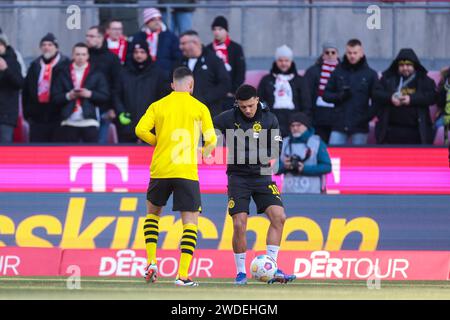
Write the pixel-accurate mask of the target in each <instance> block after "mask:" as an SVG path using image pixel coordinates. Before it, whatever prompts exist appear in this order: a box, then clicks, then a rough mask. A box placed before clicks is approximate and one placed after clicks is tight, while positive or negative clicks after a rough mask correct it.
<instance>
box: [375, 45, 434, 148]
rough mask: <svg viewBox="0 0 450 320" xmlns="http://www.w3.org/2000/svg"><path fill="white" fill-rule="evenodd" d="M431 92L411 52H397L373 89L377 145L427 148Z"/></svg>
mask: <svg viewBox="0 0 450 320" xmlns="http://www.w3.org/2000/svg"><path fill="white" fill-rule="evenodd" d="M435 88H436V86H435V83H434V81H433V80H432V79H431V78H430V77H428V76H427V70H426V69H425V67H424V66H422V64H421V63H420V61H419V58H418V57H417V55H416V53H415V52H414V50H412V49H401V50H400V52H399V53H398V55H397V57H396V58H395V60H394V61H393V62H392V64H391V65H390V67H389V68H388V69H387V70H386V71H384V72H383V75H382V78H381V80H380V83H379V84H378V85H377V86H376V87H375V94H374V98H375V102H376V104H377V107H378V118H379V121H378V122H377V126H376V130H375V132H376V137H377V143H382V144H431V143H432V124H431V117H430V112H429V106H430V105H432V104H434V103H435Z"/></svg>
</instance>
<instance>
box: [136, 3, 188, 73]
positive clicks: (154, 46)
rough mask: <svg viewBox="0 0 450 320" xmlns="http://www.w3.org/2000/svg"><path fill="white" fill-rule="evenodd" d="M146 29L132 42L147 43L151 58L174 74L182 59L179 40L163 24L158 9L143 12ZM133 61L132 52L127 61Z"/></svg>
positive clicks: (137, 34) (148, 9)
mask: <svg viewBox="0 0 450 320" xmlns="http://www.w3.org/2000/svg"><path fill="white" fill-rule="evenodd" d="M143 20H144V28H143V29H142V31H140V32H138V33H136V34H135V35H134V36H133V37H132V38H131V41H139V42H141V41H146V42H147V44H148V49H149V52H150V56H151V58H152V60H153V62H155V64H156V65H157V66H159V67H160V68H161V69H163V70H165V71H166V72H167V76H169V74H170V73H171V72H172V69H173V68H174V64H175V63H176V62H177V61H178V60H179V59H180V58H181V52H180V48H179V40H178V38H177V36H176V35H175V34H174V33H173V32H172V31H170V30H168V29H167V27H166V25H165V24H164V23H163V22H162V18H161V12H160V11H159V10H158V9H156V8H147V9H145V10H144V12H143ZM131 60H132V50H130V51H129V53H128V58H127V61H130V62H131Z"/></svg>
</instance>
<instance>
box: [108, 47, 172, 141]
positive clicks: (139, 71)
mask: <svg viewBox="0 0 450 320" xmlns="http://www.w3.org/2000/svg"><path fill="white" fill-rule="evenodd" d="M130 50H132V51H133V52H132V54H133V60H132V61H131V63H130V64H128V65H127V66H126V67H125V69H124V71H123V73H122V78H121V80H120V83H119V88H118V90H117V93H116V95H115V105H116V107H117V112H118V114H119V117H118V118H119V125H118V131H119V141H120V142H137V141H138V139H137V137H136V135H135V133H134V128H135V127H136V125H137V123H138V122H139V119H140V118H141V117H142V116H143V115H144V113H145V112H146V110H147V108H148V106H149V105H151V104H152V103H153V102H155V101H157V100H159V99H161V98H163V97H164V96H165V95H167V94H168V93H169V92H170V80H169V78H168V77H167V74H166V72H164V71H163V70H162V69H161V68H159V67H158V66H157V65H155V64H154V63H153V62H152V59H151V57H150V53H149V51H148V46H147V43H146V42H145V41H138V40H134V41H133V42H132V43H131V44H130Z"/></svg>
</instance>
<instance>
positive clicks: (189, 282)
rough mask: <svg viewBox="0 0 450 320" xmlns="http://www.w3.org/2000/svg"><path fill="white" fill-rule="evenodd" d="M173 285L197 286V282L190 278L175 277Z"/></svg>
mask: <svg viewBox="0 0 450 320" xmlns="http://www.w3.org/2000/svg"><path fill="white" fill-rule="evenodd" d="M175 285H176V286H179V287H198V282H195V281H192V280H191V279H186V280H183V279H179V278H176V279H175Z"/></svg>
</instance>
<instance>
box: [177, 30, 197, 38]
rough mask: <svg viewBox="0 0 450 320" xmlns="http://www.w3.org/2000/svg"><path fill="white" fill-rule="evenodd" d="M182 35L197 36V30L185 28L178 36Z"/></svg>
mask: <svg viewBox="0 0 450 320" xmlns="http://www.w3.org/2000/svg"><path fill="white" fill-rule="evenodd" d="M184 36H197V37H198V36H199V35H198V32H197V31H195V30H187V31H185V32H183V33H182V34H180V38H182V37H184Z"/></svg>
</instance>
